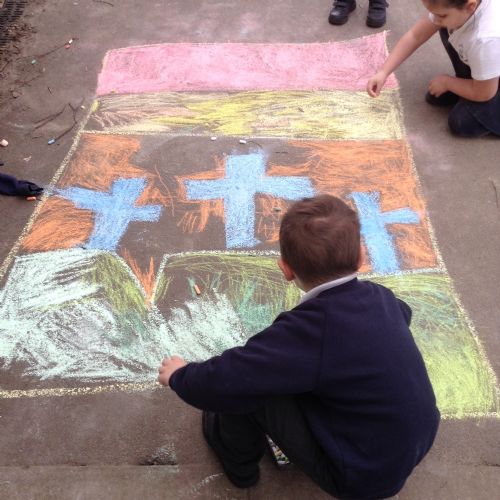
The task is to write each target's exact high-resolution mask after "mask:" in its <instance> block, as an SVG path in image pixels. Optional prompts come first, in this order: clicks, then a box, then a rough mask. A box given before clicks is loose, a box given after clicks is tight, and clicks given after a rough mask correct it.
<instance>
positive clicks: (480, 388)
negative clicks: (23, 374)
mask: <svg viewBox="0 0 500 500" xmlns="http://www.w3.org/2000/svg"><path fill="white" fill-rule="evenodd" d="M276 260H277V259H276V257H273V256H260V255H243V254H199V255H196V254H191V255H185V256H179V257H173V258H171V259H170V260H169V261H168V262H167V264H166V266H165V268H164V271H163V273H162V275H161V277H160V279H159V282H158V287H157V291H156V295H155V299H154V301H155V304H156V306H157V307H158V309H159V310H160V311H161V312H162V315H163V316H164V317H165V318H166V319H167V321H169V320H168V318H169V316H171V314H170V312H169V310H170V309H171V307H172V304H174V303H179V302H184V301H192V300H194V299H196V300H197V301H200V302H201V303H203V302H210V303H214V301H216V300H217V297H219V298H220V297H224V298H225V299H227V301H228V303H229V304H230V305H231V307H232V310H233V312H235V313H236V315H237V316H238V317H239V320H240V321H241V324H242V326H243V330H244V335H245V336H247V337H248V336H251V335H253V334H255V333H256V332H258V331H259V330H261V329H262V328H265V327H266V326H267V325H269V324H270V323H271V322H272V321H273V319H274V318H275V317H276V316H277V315H278V314H279V312H281V311H283V310H286V309H291V308H293V307H294V306H295V305H296V304H297V302H298V300H299V298H300V291H299V290H298V289H297V288H296V287H295V286H294V285H292V284H290V283H287V282H285V280H284V279H283V278H282V276H281V273H280V271H279V269H278V267H277V264H276ZM373 281H376V282H378V283H380V284H382V285H384V286H387V287H388V288H391V289H392V290H393V291H394V292H395V293H396V295H398V296H399V297H400V298H401V299H403V300H405V301H406V302H407V303H408V304H410V306H411V307H412V309H413V320H412V326H411V329H412V332H413V335H414V337H415V340H416V342H417V344H418V346H419V348H420V350H421V352H422V354H423V357H424V359H425V362H426V364H427V368H428V370H429V375H430V377H431V380H432V383H433V386H434V389H435V392H436V397H437V400H438V406H439V408H440V410H441V413H442V415H443V416H444V417H446V418H465V417H470V416H480V415H491V414H493V413H496V412H498V408H499V397H498V386H497V382H496V378H495V375H494V373H493V371H492V370H491V368H490V367H489V364H488V362H487V359H486V357H485V355H484V353H483V351H482V349H481V347H480V345H479V341H478V339H477V337H476V335H475V333H474V332H473V330H472V328H471V327H470V325H469V323H468V321H467V317H466V314H465V312H464V311H463V309H462V307H461V306H460V303H459V301H458V298H457V296H456V294H455V292H454V291H453V287H452V284H451V280H450V278H449V276H448V275H446V274H443V273H425V274H408V275H400V276H382V277H379V278H375V279H373ZM193 284H197V286H198V287H199V289H200V291H201V294H200V295H199V296H197V295H196V294H195V291H194V290H193ZM192 319H195V318H192ZM220 321H221V322H224V315H222V316H220ZM232 321H234V320H232ZM179 340H181V339H179ZM190 341H193V338H192V337H190ZM221 347H222V346H221ZM214 354H215V352H214Z"/></svg>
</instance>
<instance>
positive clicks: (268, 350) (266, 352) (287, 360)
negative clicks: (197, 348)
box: [169, 308, 325, 413]
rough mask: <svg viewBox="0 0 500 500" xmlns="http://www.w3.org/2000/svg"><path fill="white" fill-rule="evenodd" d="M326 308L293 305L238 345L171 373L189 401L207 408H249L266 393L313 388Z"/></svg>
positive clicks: (179, 391) (258, 403)
mask: <svg viewBox="0 0 500 500" xmlns="http://www.w3.org/2000/svg"><path fill="white" fill-rule="evenodd" d="M324 324H325V320H324V313H323V312H321V311H314V310H307V308H305V310H304V309H301V310H298V309H294V310H293V311H289V312H287V313H283V314H281V315H280V316H278V318H277V319H276V321H275V322H274V323H273V324H272V325H271V326H270V327H269V328H266V329H265V330H263V331H262V332H260V333H258V334H257V335H255V336H253V337H251V338H250V339H249V340H248V342H247V343H246V344H245V345H244V346H242V347H235V348H233V349H228V350H227V351H225V352H223V353H222V354H221V355H220V356H214V357H213V358H211V359H209V360H207V361H205V362H202V363H189V364H187V365H186V366H184V367H181V368H179V369H178V370H176V371H175V372H174V373H173V374H172V375H171V377H170V380H169V385H170V387H171V388H172V389H173V390H174V391H175V392H176V393H177V394H178V395H179V397H181V398H182V399H183V400H184V401H186V403H188V404H190V405H192V406H195V407H197V408H200V409H204V410H212V411H220V412H229V413H245V412H249V411H253V410H256V409H258V408H259V407H261V406H262V405H263V403H264V400H265V398H266V397H269V396H273V395H279V394H300V393H303V392H309V391H311V390H313V389H314V387H315V386H316V384H317V380H318V377H319V372H320V367H321V346H322V335H323V330H322V325H324Z"/></svg>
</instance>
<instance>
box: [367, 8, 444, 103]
mask: <svg viewBox="0 0 500 500" xmlns="http://www.w3.org/2000/svg"><path fill="white" fill-rule="evenodd" d="M437 31H439V26H436V25H435V24H433V23H431V21H430V20H429V18H428V16H427V15H426V16H424V17H422V18H421V19H420V21H418V22H417V23H416V24H415V25H414V26H413V27H412V28H411V29H410V30H409V31H407V32H406V33H405V34H404V35H403V36H402V37H401V38H400V40H399V41H398V43H397V44H396V46H395V47H394V49H393V50H392V52H391V53H390V54H389V57H388V58H387V59H386V61H385V63H384V64H383V66H382V67H381V68H380V69H379V70H378V71H377V72H376V73H375V74H374V75H373V76H372V77H371V78H370V80H369V81H368V84H367V86H366V90H367V92H368V94H369V95H370V96H371V97H377V96H378V95H379V94H380V91H381V90H382V87H383V86H384V84H385V81H386V80H387V78H388V77H389V75H390V74H391V73H392V72H393V71H395V70H396V68H398V67H399V66H400V64H401V63H402V62H403V61H405V60H406V59H407V58H408V57H409V56H411V55H412V54H413V52H415V50H417V49H418V48H419V47H420V46H421V45H422V44H423V43H425V42H426V41H427V40H429V38H430V37H431V36H432V35H434V33H436V32H437Z"/></svg>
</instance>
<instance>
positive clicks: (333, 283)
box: [299, 273, 358, 304]
mask: <svg viewBox="0 0 500 500" xmlns="http://www.w3.org/2000/svg"><path fill="white" fill-rule="evenodd" d="M357 275H358V273H352V274H349V275H347V276H342V278H337V279H336V280H332V281H327V282H326V283H322V284H321V285H318V286H315V287H314V288H311V290H309V291H308V292H306V293H305V294H304V295H302V297H301V298H300V301H299V304H303V303H304V302H305V301H306V300H309V299H312V298H314V297H317V296H318V295H319V294H320V293H321V292H324V291H325V290H328V289H329V288H333V287H335V286H339V285H343V284H344V283H347V282H348V281H351V280H353V279H354V278H356V276H357Z"/></svg>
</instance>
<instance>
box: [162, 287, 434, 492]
mask: <svg viewBox="0 0 500 500" xmlns="http://www.w3.org/2000/svg"><path fill="white" fill-rule="evenodd" d="M410 319H411V309H410V308H409V306H408V305H407V304H406V303H404V302H403V301H401V300H399V299H397V298H396V297H395V296H394V294H393V293H392V292H391V291H390V290H388V289H387V288H385V287H383V286H380V285H377V284H375V283H372V282H369V281H359V280H357V279H353V280H352V281H349V282H347V283H345V284H343V285H339V286H337V287H334V288H330V289H327V290H325V291H324V292H322V293H320V294H319V295H318V296H317V297H314V298H311V299H309V300H307V301H306V302H304V303H302V304H300V305H298V306H297V307H295V308H294V309H292V310H291V311H288V312H284V313H281V314H280V315H279V316H278V317H277V318H276V320H275V321H274V323H273V324H272V325H271V326H269V327H268V328H266V329H265V330H263V331H262V332H260V333H258V334H257V335H255V336H253V337H252V338H250V339H249V340H248V342H247V343H246V344H245V345H244V346H242V347H235V348H233V349H229V350H227V351H225V352H223V353H222V354H221V355H220V356H215V357H213V358H211V359H209V360H208V361H205V362H203V363H189V364H188V365H187V366H185V367H183V368H181V369H179V370H177V371H176V372H175V373H174V374H173V375H172V377H171V378H170V386H171V388H172V389H173V390H174V391H175V392H176V393H177V394H178V395H179V396H180V397H181V398H182V399H183V400H184V401H186V402H187V403H189V404H191V405H193V406H195V407H197V408H200V409H205V410H212V411H216V412H226V413H248V412H252V411H255V410H257V409H259V408H261V407H262V406H263V405H264V402H265V399H266V398H268V397H270V396H273V395H284V394H294V395H297V397H298V400H299V404H300V407H301V408H302V410H303V413H304V415H305V418H306V420H307V422H308V424H309V426H310V430H311V432H312V434H313V435H314V436H315V437H316V438H317V441H318V443H319V445H320V446H321V447H322V448H323V450H324V451H325V453H326V454H327V455H328V456H329V457H330V458H331V460H332V462H333V463H334V464H335V465H336V466H337V467H338V468H339V471H340V477H342V481H343V484H340V485H338V486H339V490H340V493H341V495H342V497H349V498H381V497H388V496H392V495H394V494H396V493H397V492H398V491H399V490H400V489H401V487H402V486H403V484H404V482H405V480H406V478H407V477H408V476H409V474H410V473H411V471H412V469H413V468H414V467H415V465H417V464H418V462H420V460H421V459H422V458H423V456H424V455H425V454H426V453H427V451H428V450H429V448H430V447H431V445H432V442H433V440H434V437H435V435H436V431H437V428H438V423H439V411H438V409H437V407H436V400H435V397H434V392H433V390H432V386H431V384H430V381H429V377H428V375H427V371H426V368H425V365H424V361H423V359H422V356H421V354H420V352H419V350H418V349H417V346H416V345H415V342H414V340H413V337H412V334H411V332H410V330H409V324H410ZM278 444H279V443H278Z"/></svg>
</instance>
